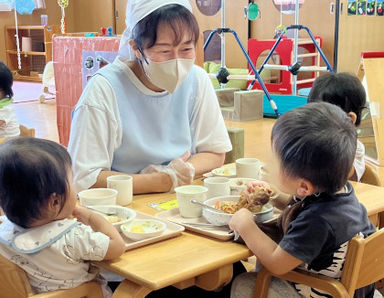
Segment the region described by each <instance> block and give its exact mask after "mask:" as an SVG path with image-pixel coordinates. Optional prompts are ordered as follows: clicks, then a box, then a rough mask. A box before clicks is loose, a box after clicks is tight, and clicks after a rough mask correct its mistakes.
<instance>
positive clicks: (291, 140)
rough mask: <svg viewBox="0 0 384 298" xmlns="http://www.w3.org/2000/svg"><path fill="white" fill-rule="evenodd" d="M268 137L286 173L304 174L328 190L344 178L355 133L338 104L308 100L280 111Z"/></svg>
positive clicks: (332, 190)
mask: <svg viewBox="0 0 384 298" xmlns="http://www.w3.org/2000/svg"><path fill="white" fill-rule="evenodd" d="M271 140H272V147H273V150H274V151H275V152H276V154H277V156H278V157H279V158H280V164H281V170H282V171H283V173H284V174H285V175H287V176H288V177H292V178H305V179H307V180H309V181H310V182H311V183H312V184H313V185H314V186H315V187H317V188H319V190H320V191H322V192H327V193H330V194H332V193H335V192H336V191H338V190H339V189H340V188H341V187H342V186H343V185H345V183H346V182H347V179H348V175H349V172H350V170H351V168H352V164H353V160H354V157H355V152H356V142H357V133H356V128H355V127H354V125H353V123H352V121H351V118H350V117H348V115H347V114H346V113H345V112H344V111H343V110H341V108H339V107H338V106H336V105H333V104H329V103H325V102H319V103H310V104H307V105H305V106H302V107H300V108H296V109H293V110H291V111H289V112H287V113H286V114H283V115H282V116H281V117H280V118H279V119H278V120H277V121H276V123H275V125H274V127H273V129H272V136H271Z"/></svg>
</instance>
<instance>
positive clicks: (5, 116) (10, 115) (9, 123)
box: [0, 104, 20, 138]
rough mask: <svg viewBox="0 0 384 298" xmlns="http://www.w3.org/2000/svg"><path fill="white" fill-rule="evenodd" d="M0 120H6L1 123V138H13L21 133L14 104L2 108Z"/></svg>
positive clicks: (0, 109)
mask: <svg viewBox="0 0 384 298" xmlns="http://www.w3.org/2000/svg"><path fill="white" fill-rule="evenodd" d="M0 120H3V121H5V124H3V125H0V138H12V137H17V136H19V135H20V129H19V121H18V120H17V117H16V114H15V111H14V110H13V107H12V104H9V105H7V106H5V107H3V108H0Z"/></svg>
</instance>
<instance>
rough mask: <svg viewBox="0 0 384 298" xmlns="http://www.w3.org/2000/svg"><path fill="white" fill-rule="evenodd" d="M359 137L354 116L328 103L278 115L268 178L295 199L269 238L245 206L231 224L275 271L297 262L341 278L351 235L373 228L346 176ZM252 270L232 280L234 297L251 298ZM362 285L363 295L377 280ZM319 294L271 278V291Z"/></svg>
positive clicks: (275, 293) (280, 294) (272, 293)
mask: <svg viewBox="0 0 384 298" xmlns="http://www.w3.org/2000/svg"><path fill="white" fill-rule="evenodd" d="M356 138H357V133H356V129H355V127H354V125H353V123H352V121H351V119H350V118H349V117H348V116H347V114H345V113H344V112H343V111H342V110H341V109H340V108H339V107H337V106H336V105H332V104H329V103H324V102H321V103H311V104H307V105H305V106H303V107H300V108H297V109H294V110H292V111H290V112H287V113H286V114H284V115H283V116H281V117H280V118H279V119H278V120H277V121H276V123H275V125H274V127H273V130H272V136H271V140H272V142H271V143H272V146H271V147H272V152H273V154H274V161H273V165H272V167H271V169H272V170H271V173H272V175H271V177H273V180H272V181H273V182H275V184H276V186H277V187H278V188H279V189H280V190H281V191H283V192H285V193H287V194H291V195H293V196H294V198H295V200H294V201H293V203H292V205H291V206H290V207H289V208H286V209H285V210H284V211H283V213H282V216H281V218H280V219H279V220H278V221H277V225H276V226H277V228H279V229H280V234H281V235H280V237H275V238H274V239H275V241H276V242H275V241H273V240H272V239H271V238H270V237H269V236H267V234H265V233H264V232H263V231H262V230H261V229H260V228H259V226H258V225H256V223H255V222H254V220H253V215H252V213H251V212H249V211H248V210H247V209H241V210H239V211H238V212H236V213H235V214H234V216H233V218H232V220H231V221H230V224H229V225H230V228H231V229H233V230H235V231H237V232H238V233H239V234H240V236H241V237H242V239H243V240H244V241H245V243H246V245H247V246H248V247H249V249H250V250H252V252H253V253H254V254H255V255H256V257H257V260H258V261H259V262H260V263H261V264H262V265H263V266H265V267H266V268H267V269H268V270H269V271H271V272H272V273H275V274H284V273H286V272H288V271H291V270H293V269H295V268H296V267H298V266H300V267H301V268H302V269H305V270H308V271H311V272H314V273H317V274H323V275H327V276H330V277H333V278H340V277H341V271H342V267H343V264H344V261H345V255H346V251H347V247H348V242H349V240H350V239H352V238H353V237H354V236H356V235H359V234H361V235H363V236H364V237H366V236H368V235H370V234H371V233H373V232H374V231H375V227H374V226H373V225H372V224H371V223H370V221H369V219H368V216H367V211H366V209H365V207H364V206H362V205H361V204H360V203H359V201H358V200H357V198H356V196H355V193H354V190H353V188H352V185H351V184H350V183H349V182H348V181H347V180H348V174H349V171H350V169H351V167H352V163H353V159H354V155H355V151H356ZM249 187H252V185H250V186H249ZM260 227H262V225H260ZM256 275H257V273H255V272H253V273H245V274H242V275H239V276H238V277H237V278H236V279H235V280H234V282H233V286H232V289H231V297H236V298H238V297H252V295H253V290H254V286H255V279H256ZM359 291H365V293H367V291H368V292H369V295H367V296H364V297H372V296H371V295H373V291H374V286H372V285H371V286H369V287H368V288H364V289H360V290H359ZM318 296H321V297H323V296H325V297H328V296H326V293H321V291H318V290H314V289H311V288H309V287H307V286H304V285H301V284H291V283H288V282H286V281H283V280H280V279H273V280H272V282H271V286H270V290H269V297H284V298H286V297H318Z"/></svg>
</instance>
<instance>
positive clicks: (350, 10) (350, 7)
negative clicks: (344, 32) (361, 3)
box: [348, 0, 357, 16]
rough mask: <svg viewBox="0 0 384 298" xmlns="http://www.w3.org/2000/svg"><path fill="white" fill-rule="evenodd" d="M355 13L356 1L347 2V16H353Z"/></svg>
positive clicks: (349, 0)
mask: <svg viewBox="0 0 384 298" xmlns="http://www.w3.org/2000/svg"><path fill="white" fill-rule="evenodd" d="M356 11H357V0H348V15H349V16H355V15H356Z"/></svg>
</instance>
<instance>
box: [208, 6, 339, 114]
mask: <svg viewBox="0 0 384 298" xmlns="http://www.w3.org/2000/svg"><path fill="white" fill-rule="evenodd" d="M272 1H274V4H275V6H277V7H278V6H280V8H281V10H280V25H279V26H278V27H277V28H276V37H277V39H276V41H274V40H272V41H267V40H256V39H250V40H249V41H248V51H246V50H245V48H244V46H243V44H242V43H241V41H240V39H239V37H238V36H237V34H236V32H235V31H233V30H231V29H230V28H227V27H225V0H222V5H221V7H222V10H221V28H218V29H216V30H213V31H212V32H211V33H210V34H209V36H208V38H207V40H206V42H205V44H204V50H205V49H206V48H207V46H208V44H209V43H210V41H211V39H212V37H213V36H214V34H216V33H217V34H219V35H220V38H221V67H220V69H219V71H218V72H217V73H216V75H211V77H212V76H213V77H216V78H217V80H218V82H219V83H220V85H221V88H225V85H226V84H227V83H228V81H229V80H234V79H237V80H244V79H245V80H248V81H250V82H249V84H248V91H251V90H252V89H260V90H262V91H263V92H264V99H263V114H264V116H272V117H279V116H280V113H284V112H287V111H288V110H291V109H292V108H294V107H298V106H301V105H304V104H305V103H306V97H302V96H298V95H297V89H298V85H300V87H301V88H305V87H311V86H312V82H313V81H314V80H315V79H316V77H317V76H318V75H319V72H326V71H331V72H334V70H333V68H332V66H331V65H330V64H329V62H328V60H327V58H326V56H325V55H324V53H323V51H322V49H321V47H322V40H321V38H320V37H315V36H313V34H312V32H311V31H310V29H309V28H308V27H306V26H303V25H300V24H299V8H300V5H302V4H303V3H304V0H289V1H288V0H272ZM251 4H253V5H254V3H253V1H252V3H251ZM251 4H250V5H251ZM283 6H285V7H289V9H291V10H292V9H293V10H292V11H293V12H294V14H295V24H294V25H291V26H288V27H285V26H284V25H283V24H282V12H283ZM249 8H250V7H249ZM253 9H254V8H253ZM248 11H249V9H248ZM258 13H259V12H258V11H257V14H258ZM248 15H249V14H248ZM290 30H292V31H293V32H294V38H293V39H290V38H287V37H286V34H287V33H288V32H289V31H290ZM300 30H305V31H306V32H307V34H308V36H309V39H299V31H300ZM226 33H231V34H232V35H233V36H234V37H235V39H236V41H237V43H238V45H239V47H240V48H241V50H242V52H243V54H244V56H245V58H246V60H247V62H248V66H249V73H248V75H230V73H229V71H228V70H227V68H226V65H225V34H226ZM299 47H300V48H303V49H305V50H306V51H307V53H304V54H299ZM267 50H269V53H268V55H267V56H266V58H265V60H264V62H263V63H262V64H261V66H260V67H259V69H257V68H256V64H257V60H258V59H259V58H260V57H262V55H263V53H264V52H265V51H267ZM275 52H276V53H277V55H278V56H279V59H280V64H268V62H269V60H270V59H271V58H273V57H274V56H276V54H275ZM320 57H321V58H322V60H323V61H324V63H325V64H326V66H324V67H323V66H320ZM301 58H312V65H311V66H303V65H301V64H300V63H299V59H301ZM264 69H268V70H278V71H280V75H279V79H280V80H279V82H275V83H273V82H268V83H264V81H263V79H262V77H261V74H262V71H263V70H264ZM299 72H309V73H311V75H310V77H309V78H306V79H303V80H298V78H297V75H298V73H299ZM271 93H279V94H273V95H272V94H271ZM236 106H242V107H243V108H244V105H243V104H239V103H237V104H235V103H234V102H233V113H232V114H228V113H227V114H228V115H230V117H229V119H228V118H227V119H228V120H233V118H236V117H235V116H236V115H239V113H240V111H237V110H236ZM225 109H226V111H227V112H228V107H226V108H225ZM227 114H225V115H227ZM248 116H249V115H248ZM231 118H232V119H231ZM255 119H256V118H255ZM244 120H245V119H244ZM247 120H249V117H247ZM240 121H242V119H240Z"/></svg>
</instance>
